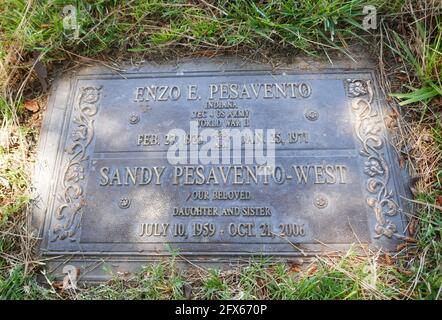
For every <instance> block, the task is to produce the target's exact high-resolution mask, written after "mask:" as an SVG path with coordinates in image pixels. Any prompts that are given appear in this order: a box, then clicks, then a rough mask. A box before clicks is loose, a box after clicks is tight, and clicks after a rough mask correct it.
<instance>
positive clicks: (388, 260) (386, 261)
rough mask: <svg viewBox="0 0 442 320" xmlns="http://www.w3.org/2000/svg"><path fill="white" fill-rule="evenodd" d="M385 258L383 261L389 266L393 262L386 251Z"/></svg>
mask: <svg viewBox="0 0 442 320" xmlns="http://www.w3.org/2000/svg"><path fill="white" fill-rule="evenodd" d="M384 258H385V263H386V264H388V265H389V266H391V265H392V264H393V259H392V258H391V257H390V255H389V254H388V253H386V254H385V255H384Z"/></svg>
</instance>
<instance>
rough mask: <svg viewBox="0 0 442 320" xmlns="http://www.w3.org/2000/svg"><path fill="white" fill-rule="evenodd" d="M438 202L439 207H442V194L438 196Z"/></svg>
mask: <svg viewBox="0 0 442 320" xmlns="http://www.w3.org/2000/svg"><path fill="white" fill-rule="evenodd" d="M435 199H436V204H437V205H438V206H439V207H442V196H436V198H435Z"/></svg>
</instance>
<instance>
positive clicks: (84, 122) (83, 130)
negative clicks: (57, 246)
mask: <svg viewBox="0 0 442 320" xmlns="http://www.w3.org/2000/svg"><path fill="white" fill-rule="evenodd" d="M100 90H101V86H100V87H83V88H81V89H80V95H79V98H78V104H77V105H76V106H75V109H74V117H73V124H74V128H73V130H72V133H71V136H70V140H69V139H68V141H70V144H69V145H68V146H67V147H66V149H65V151H66V153H67V154H68V162H67V164H66V166H65V168H64V170H63V171H62V172H63V175H62V180H61V185H60V188H61V191H60V192H59V193H58V195H57V199H58V201H60V202H61V205H59V206H58V207H57V209H56V212H55V218H56V220H57V221H56V223H55V226H54V227H53V228H52V230H51V231H50V239H51V241H56V240H57V239H59V240H64V239H66V238H69V240H70V241H76V240H77V238H76V237H75V235H76V233H77V231H78V230H79V228H80V226H81V217H82V214H83V208H84V206H85V204H86V202H85V199H84V193H83V189H84V186H85V183H86V182H85V179H84V178H85V165H86V164H87V160H88V159H89V157H88V156H87V154H86V151H87V148H88V146H89V145H90V143H91V141H92V139H93V136H94V126H93V125H94V120H93V119H92V117H93V116H94V115H95V114H96V113H97V111H98V109H97V104H98V101H99V99H100Z"/></svg>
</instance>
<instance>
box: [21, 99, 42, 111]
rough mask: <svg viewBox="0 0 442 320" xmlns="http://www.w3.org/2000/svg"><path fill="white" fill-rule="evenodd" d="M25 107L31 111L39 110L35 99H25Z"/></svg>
mask: <svg viewBox="0 0 442 320" xmlns="http://www.w3.org/2000/svg"><path fill="white" fill-rule="evenodd" d="M25 109H26V110H29V111H32V112H37V111H38V110H40V106H39V105H38V102H37V101H36V100H27V101H25Z"/></svg>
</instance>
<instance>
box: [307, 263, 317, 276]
mask: <svg viewBox="0 0 442 320" xmlns="http://www.w3.org/2000/svg"><path fill="white" fill-rule="evenodd" d="M316 271H318V267H317V266H316V264H314V265H312V266H311V267H310V268H308V269H307V275H308V276H309V277H310V276H312V275H313V274H314V273H315V272H316Z"/></svg>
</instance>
